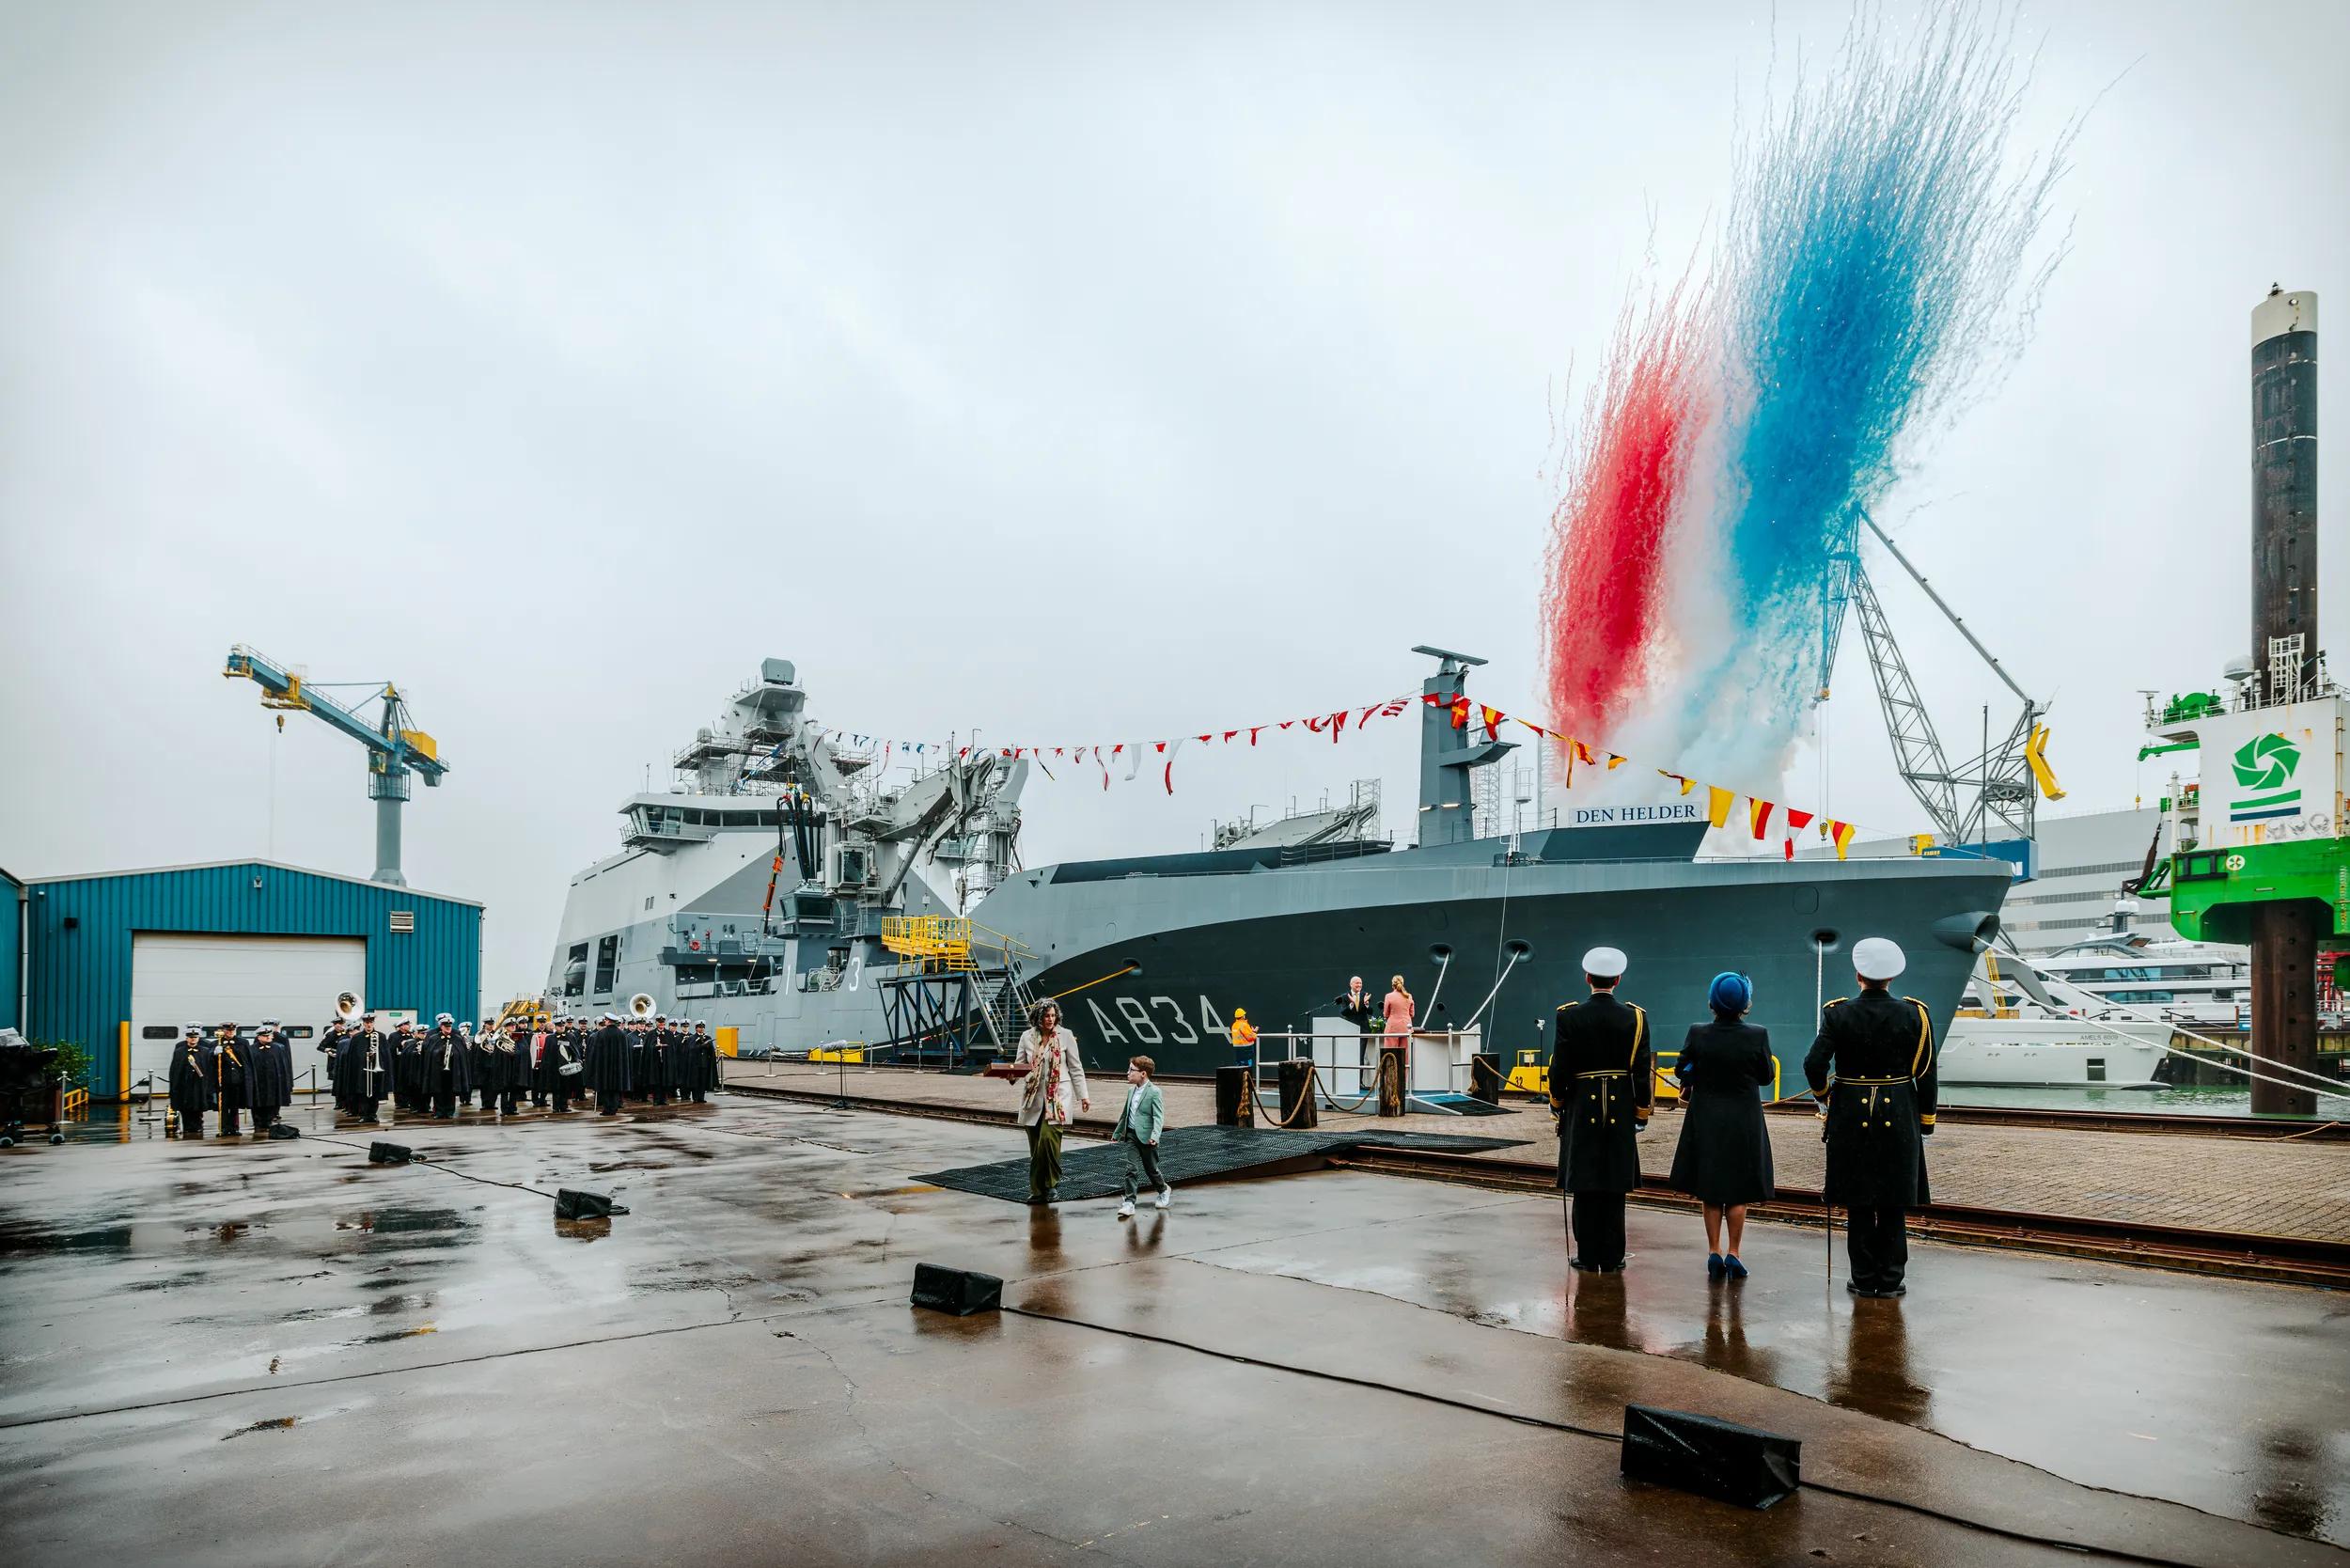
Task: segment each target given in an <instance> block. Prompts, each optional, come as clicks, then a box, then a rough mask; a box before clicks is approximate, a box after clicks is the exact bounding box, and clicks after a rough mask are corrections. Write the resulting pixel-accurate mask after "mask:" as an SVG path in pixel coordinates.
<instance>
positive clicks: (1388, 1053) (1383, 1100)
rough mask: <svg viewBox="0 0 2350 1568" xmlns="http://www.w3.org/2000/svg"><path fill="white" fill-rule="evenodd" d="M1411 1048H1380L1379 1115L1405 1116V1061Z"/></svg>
mask: <svg viewBox="0 0 2350 1568" xmlns="http://www.w3.org/2000/svg"><path fill="white" fill-rule="evenodd" d="M1409 1051H1410V1047H1408V1046H1404V1045H1382V1046H1381V1047H1379V1114H1380V1115H1381V1116H1402V1114H1403V1074H1404V1061H1405V1058H1406V1057H1407V1056H1408V1055H1409Z"/></svg>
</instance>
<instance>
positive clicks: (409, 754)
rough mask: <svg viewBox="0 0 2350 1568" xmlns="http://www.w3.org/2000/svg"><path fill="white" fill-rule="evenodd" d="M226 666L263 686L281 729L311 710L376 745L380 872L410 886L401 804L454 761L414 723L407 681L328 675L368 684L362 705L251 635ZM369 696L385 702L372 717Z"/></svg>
mask: <svg viewBox="0 0 2350 1568" xmlns="http://www.w3.org/2000/svg"><path fill="white" fill-rule="evenodd" d="M221 674H222V675H224V676H226V677H227V678H228V679H230V680H232V681H233V680H235V679H237V678H238V677H240V676H242V677H243V678H244V679H245V680H248V681H251V682H253V683H254V684H255V685H257V686H258V687H260V688H261V706H262V707H264V708H274V709H276V710H278V714H277V728H278V729H281V730H282V729H285V728H286V713H289V712H301V713H308V714H310V715H311V716H312V717H314V718H319V719H323V720H324V721H325V722H326V723H327V724H329V725H331V726H333V727H334V728H335V729H339V730H341V731H342V732H343V733H344V734H345V735H348V736H350V737H351V738H352V740H354V741H357V742H358V743H359V744H360V745H363V746H365V747H367V748H368V799H370V800H372V801H374V802H375V872H374V878H373V880H375V881H377V882H388V883H391V884H394V885H395V886H406V884H407V880H408V879H407V878H406V877H404V876H402V875H400V874H399V808H401V807H402V806H403V805H405V804H406V803H407V800H408V795H409V791H410V785H409V779H410V778H411V777H412V776H413V777H420V778H422V779H423V780H424V781H425V783H426V785H427V786H429V787H431V788H438V787H439V785H440V782H441V776H443V775H444V774H446V773H447V772H448V764H447V763H446V762H444V761H442V760H441V757H440V748H439V747H438V746H437V745H435V744H434V743H433V739H432V737H431V736H430V735H428V734H426V733H425V732H424V731H423V730H421V729H412V728H410V726H411V724H412V722H413V721H412V720H411V719H410V717H409V713H408V703H407V700H406V699H405V698H402V697H401V696H400V695H399V688H398V687H397V686H395V685H393V684H392V682H389V681H384V682H374V681H348V682H327V683H326V684H331V685H333V686H334V687H335V688H336V689H337V690H343V689H349V688H352V687H358V688H363V689H365V691H366V692H367V695H366V696H365V697H362V698H358V699H357V703H356V705H354V704H352V703H351V702H347V701H344V700H343V699H341V698H335V697H330V696H328V695H327V694H326V691H325V690H324V689H322V686H321V684H319V683H314V682H310V681H308V680H306V679H305V678H304V677H303V676H301V675H300V674H297V673H296V672H294V671H292V670H290V669H288V668H287V667H286V666H283V665H281V664H278V663H276V662H275V661H274V660H272V659H270V658H268V657H267V656H265V655H264V654H261V653H259V652H257V651H255V650H253V649H250V648H247V647H246V646H245V645H244V644H243V643H239V644H238V645H237V646H236V647H234V648H232V649H230V650H229V651H228V663H227V667H226V668H224V669H223V670H222V671H221ZM368 703H381V704H382V706H381V707H380V708H379V709H378V710H377V712H376V714H375V716H374V717H373V718H372V719H370V718H368V716H367V715H365V714H363V713H360V712H359V708H361V707H364V706H366V705H367V704H368Z"/></svg>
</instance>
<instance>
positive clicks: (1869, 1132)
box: [1803, 986, 1936, 1295]
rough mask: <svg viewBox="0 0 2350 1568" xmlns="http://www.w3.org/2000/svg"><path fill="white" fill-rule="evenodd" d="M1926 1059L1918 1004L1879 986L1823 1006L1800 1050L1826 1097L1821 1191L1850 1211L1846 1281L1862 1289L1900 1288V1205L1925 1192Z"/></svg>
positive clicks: (1931, 1073)
mask: <svg viewBox="0 0 2350 1568" xmlns="http://www.w3.org/2000/svg"><path fill="white" fill-rule="evenodd" d="M1934 1058H1935V1049H1934V1020H1933V1017H1932V1015H1931V1014H1930V1013H1929V1012H1928V1011H1926V1004H1925V1003H1923V1002H1921V1001H1919V1000H1918V999H1917V998H1916V997H1915V996H1894V995H1893V994H1892V993H1891V992H1889V991H1888V990H1886V989H1884V988H1883V987H1880V986H1868V987H1864V988H1863V989H1862V991H1861V993H1860V995H1859V996H1853V997H1849V998H1846V997H1841V996H1840V997H1838V998H1837V999H1836V1000H1835V1001H1832V1002H1830V1003H1828V1004H1827V1006H1826V1007H1825V1008H1823V1009H1822V1010H1821V1011H1820V1034H1819V1038H1818V1039H1816V1040H1814V1041H1813V1042H1812V1043H1811V1050H1810V1054H1809V1055H1807V1056H1806V1057H1805V1058H1803V1075H1804V1078H1805V1080H1806V1081H1807V1082H1809V1083H1810V1086H1811V1092H1812V1093H1814V1094H1816V1095H1821V1096H1823V1097H1824V1098H1825V1100H1826V1102H1827V1135H1826V1136H1827V1181H1826V1184H1825V1188H1824V1189H1823V1190H1824V1193H1825V1197H1826V1199H1827V1200H1828V1201H1829V1202H1830V1203H1834V1204H1838V1205H1841V1207H1843V1208H1845V1209H1847V1210H1849V1211H1850V1216H1851V1222H1852V1224H1851V1231H1850V1232H1849V1234H1848V1236H1847V1238H1846V1247H1847V1250H1848V1251H1849V1254H1850V1256H1851V1259H1852V1289H1853V1290H1854V1292H1855V1293H1856V1294H1861V1295H1892V1294H1899V1293H1900V1292H1901V1291H1902V1289H1903V1285H1902V1277H1903V1275H1904V1272H1905V1271H1906V1269H1907V1268H1908V1264H1909V1237H1908V1233H1907V1229H1906V1226H1905V1224H1904V1211H1906V1210H1909V1209H1914V1208H1917V1207H1918V1206H1919V1205H1920V1204H1923V1203H1927V1202H1931V1201H1932V1198H1931V1195H1930V1194H1929V1192H1928V1189H1927V1185H1926V1147H1925V1139H1926V1137H1928V1136H1929V1135H1931V1134H1932V1133H1933V1131H1934V1109H1935V1098H1936V1089H1935V1059H1934ZM1831 1074H1833V1075H1832V1076H1831Z"/></svg>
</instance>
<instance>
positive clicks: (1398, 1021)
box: [1383, 975, 1412, 1050]
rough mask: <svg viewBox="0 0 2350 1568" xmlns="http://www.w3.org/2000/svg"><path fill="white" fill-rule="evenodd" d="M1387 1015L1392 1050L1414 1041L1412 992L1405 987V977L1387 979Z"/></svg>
mask: <svg viewBox="0 0 2350 1568" xmlns="http://www.w3.org/2000/svg"><path fill="white" fill-rule="evenodd" d="M1383 1005H1384V1006H1385V1008H1386V1009H1387V1047H1388V1048H1389V1049H1390V1050H1392V1049H1394V1048H1395V1047H1397V1046H1400V1045H1409V1044H1410V1043H1412V994H1411V993H1410V992H1408V991H1406V990H1404V989H1403V977H1402V975H1398V976H1396V977H1395V978H1394V979H1393V980H1389V981H1387V1000H1386V1002H1385V1003H1384V1004H1383Z"/></svg>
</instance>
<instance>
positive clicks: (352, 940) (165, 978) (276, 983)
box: [131, 932, 368, 1092]
mask: <svg viewBox="0 0 2350 1568" xmlns="http://www.w3.org/2000/svg"><path fill="white" fill-rule="evenodd" d="M367 978H368V945H367V941H366V939H365V938H363V937H357V936H225V935H206V934H196V933H180V932H137V933H133V935H132V937H131V1082H132V1084H133V1086H135V1085H136V1084H137V1083H138V1081H139V1080H140V1079H141V1078H143V1077H145V1076H146V1075H147V1074H149V1073H152V1074H155V1079H156V1086H157V1090H158V1091H159V1092H160V1090H161V1089H162V1087H163V1082H164V1075H165V1074H166V1073H167V1071H168V1070H169V1068H170V1066H171V1047H172V1044H173V1043H174V1042H176V1041H177V1040H178V1039H179V1038H180V1027H182V1026H183V1025H185V1024H186V1023H188V1022H189V1021H190V1020H192V1019H193V1020H198V1021H201V1022H202V1024H203V1025H204V1027H205V1028H206V1030H207V1031H210V1030H211V1028H212V1027H214V1026H216V1025H220V1024H226V1023H229V1022H232V1021H233V1022H234V1023H236V1024H237V1025H239V1026H240V1027H242V1028H243V1029H244V1031H245V1032H246V1033H248V1034H249V1033H251V1032H252V1030H253V1027H254V1026H255V1025H257V1024H258V1023H260V1022H261V1021H262V1020H263V1019H267V1018H274V1019H276V1020H277V1021H278V1022H279V1023H281V1024H285V1025H288V1026H300V1027H302V1029H303V1031H304V1035H305V1038H307V1037H308V1035H309V1034H310V1032H311V1031H314V1030H315V1029H316V1028H317V1027H318V1026H319V1025H320V1024H321V1023H323V1022H324V1021H325V1020H326V1018H327V1017H328V1016H329V1015H330V1014H332V1013H333V1012H334V1011H335V998H336V997H337V996H340V995H341V994H342V993H343V992H346V991H349V992H352V993H353V994H354V995H360V996H364V995H365V994H366V981H367ZM309 1065H310V1054H309V1053H308V1052H306V1051H305V1050H304V1049H303V1048H302V1041H301V1040H297V1041H296V1042H295V1043H294V1071H295V1072H296V1073H300V1072H301V1071H302V1070H303V1069H304V1068H305V1067H307V1066H309Z"/></svg>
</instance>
